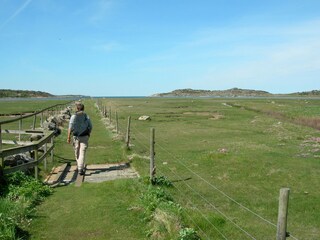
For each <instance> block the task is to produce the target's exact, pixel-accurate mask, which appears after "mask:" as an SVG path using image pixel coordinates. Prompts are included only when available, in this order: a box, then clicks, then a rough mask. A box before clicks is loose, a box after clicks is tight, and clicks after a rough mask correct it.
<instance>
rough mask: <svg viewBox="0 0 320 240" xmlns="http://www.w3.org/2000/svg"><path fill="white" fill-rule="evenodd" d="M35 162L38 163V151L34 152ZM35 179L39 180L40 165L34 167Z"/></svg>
mask: <svg viewBox="0 0 320 240" xmlns="http://www.w3.org/2000/svg"><path fill="white" fill-rule="evenodd" d="M34 161H38V149H36V150H34ZM34 177H35V179H38V178H39V169H38V163H36V165H35V166H34Z"/></svg>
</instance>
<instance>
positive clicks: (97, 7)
mask: <svg viewBox="0 0 320 240" xmlns="http://www.w3.org/2000/svg"><path fill="white" fill-rule="evenodd" d="M113 5H114V2H113V1H111V0H99V1H94V6H93V13H92V14H91V16H90V18H89V21H90V22H91V23H93V24H96V23H98V22H100V21H102V20H104V19H105V18H106V16H108V14H109V13H110V11H111V9H112V7H113Z"/></svg>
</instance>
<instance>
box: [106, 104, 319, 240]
mask: <svg viewBox="0 0 320 240" xmlns="http://www.w3.org/2000/svg"><path fill="white" fill-rule="evenodd" d="M104 104H106V105H107V106H108V107H109V106H110V107H111V109H112V111H117V112H118V115H119V121H120V128H121V130H122V131H123V132H125V127H126V121H127V117H128V116H131V117H132V123H131V125H132V129H131V131H132V137H131V139H132V150H131V151H132V156H134V160H133V164H134V166H135V167H136V168H137V169H139V171H140V174H141V175H148V172H149V165H148V160H146V158H147V156H148V154H149V141H150V140H149V135H150V128H151V127H154V128H155V129H156V140H155V141H156V145H155V148H156V163H157V174H158V175H165V176H167V177H169V179H170V180H171V181H173V182H174V186H175V188H174V190H172V194H173V195H174V197H175V199H176V201H177V202H179V203H180V204H181V205H183V206H184V207H185V208H186V211H185V212H186V214H187V217H189V219H190V224H191V225H193V226H194V227H195V228H196V229H197V230H198V231H199V233H200V235H201V236H202V237H203V238H204V239H206V238H210V239H225V238H226V239H253V238H255V239H273V238H274V237H275V233H276V227H275V225H276V223H277V211H278V196H279V190H280V188H282V187H289V188H290V189H291V193H290V203H289V204H290V206H289V215H288V231H289V232H290V233H291V234H292V235H293V236H294V237H296V238H298V239H319V236H320V228H319V225H320V217H319V214H317V211H316V209H319V208H320V201H319V199H320V191H319V181H318V176H319V174H320V161H319V159H320V143H319V142H320V140H319V137H320V133H319V131H318V130H316V129H314V128H311V127H307V126H303V125H301V124H296V123H292V121H291V120H292V119H294V118H300V117H305V118H313V119H314V118H315V119H317V120H318V121H320V118H319V105H320V101H319V100H284V99H281V100H277V99H271V100H270V99H257V100H255V99H250V100H249V99H247V100H245V99H243V100H241V99H199V98H198V99H192V98H184V99H177V98H176V99H169V98H162V99H159V98H144V99H106V100H104ZM231 105H239V106H244V107H232V106H231ZM247 108H250V109H251V108H254V109H256V110H258V111H252V110H250V109H249V110H248V109H247ZM266 110H268V112H266ZM270 112H273V115H272V114H270ZM267 113H268V114H267ZM278 113H281V114H282V115H281V116H282V119H281V120H279V118H277V116H278ZM141 115H149V116H150V117H151V121H138V120H137V119H138V117H139V116H141ZM246 208H248V209H249V211H248V210H247V209H246ZM251 211H253V212H254V213H255V214H253V213H252V212H251ZM257 215H258V216H257Z"/></svg>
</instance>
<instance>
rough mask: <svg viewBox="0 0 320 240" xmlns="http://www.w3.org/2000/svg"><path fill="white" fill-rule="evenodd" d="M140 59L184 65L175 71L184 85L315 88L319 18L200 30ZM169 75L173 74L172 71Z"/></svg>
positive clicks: (318, 67) (319, 66) (318, 64)
mask: <svg viewBox="0 0 320 240" xmlns="http://www.w3.org/2000/svg"><path fill="white" fill-rule="evenodd" d="M190 38H191V39H190ZM148 59H149V60H150V59H153V60H154V61H149V62H148ZM163 59H165V60H163ZM143 60H144V61H141V62H140V64H144V67H145V66H148V67H149V68H150V69H151V68H152V66H162V67H163V68H165V67H166V66H175V67H176V68H180V69H184V73H181V74H180V77H181V78H182V77H183V78H185V77H186V76H187V78H185V86H184V87H194V88H203V89H204V88H205V89H208V88H211V89H218V88H224V89H225V88H230V87H245V88H260V89H265V90H269V91H271V90H272V91H275V90H277V89H278V88H279V91H282V92H287V89H288V90H289V89H290V88H293V87H295V88H298V89H304V88H306V87H312V88H314V89H319V86H320V85H319V84H317V83H318V82H319V77H318V76H319V75H320V21H319V19H315V20H312V21H307V22H300V23H295V24H294V25H286V26H284V25H282V26H258V27H257V26H245V27H242V26H237V27H233V28H226V29H205V30H203V31H198V32H197V33H194V35H193V36H192V37H189V40H188V41H186V42H184V43H181V44H179V45H176V46H173V47H172V48H171V49H168V50H167V51H165V52H164V53H162V54H158V55H154V56H150V57H149V58H145V59H143ZM136 63H138V61H137V62H136ZM167 69H168V68H167ZM167 75H169V74H167ZM172 75H175V76H177V74H176V71H172ZM178 77H179V76H178ZM280 88H281V89H280Z"/></svg>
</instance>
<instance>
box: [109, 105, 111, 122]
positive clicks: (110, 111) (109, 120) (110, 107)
mask: <svg viewBox="0 0 320 240" xmlns="http://www.w3.org/2000/svg"><path fill="white" fill-rule="evenodd" d="M109 124H111V107H110V112H109Z"/></svg>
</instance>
